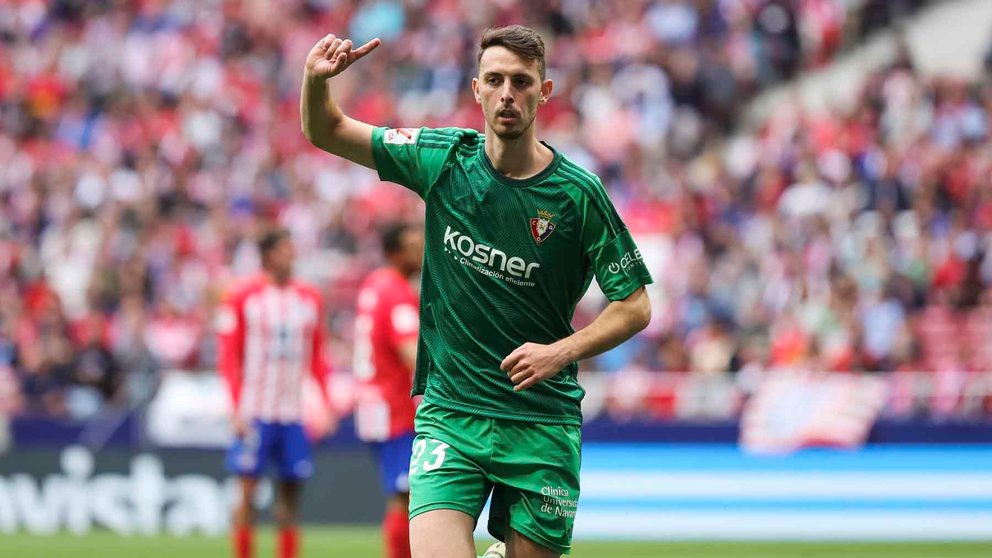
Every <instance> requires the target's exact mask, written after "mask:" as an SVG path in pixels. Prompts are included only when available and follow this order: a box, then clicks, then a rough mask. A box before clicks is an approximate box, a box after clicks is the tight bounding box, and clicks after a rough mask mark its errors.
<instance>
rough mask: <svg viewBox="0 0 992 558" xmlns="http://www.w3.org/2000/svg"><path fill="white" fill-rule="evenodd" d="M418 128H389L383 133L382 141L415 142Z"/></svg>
mask: <svg viewBox="0 0 992 558" xmlns="http://www.w3.org/2000/svg"><path fill="white" fill-rule="evenodd" d="M418 134H420V129H419V128H391V129H389V130H386V132H385V134H383V138H382V142H383V143H391V144H395V145H403V144H414V143H417V135H418Z"/></svg>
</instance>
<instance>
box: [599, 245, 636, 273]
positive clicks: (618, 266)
mask: <svg viewBox="0 0 992 558" xmlns="http://www.w3.org/2000/svg"><path fill="white" fill-rule="evenodd" d="M643 261H644V258H643V257H642V256H641V249H640V248H636V249H635V250H634V251H633V252H627V253H626V254H624V255H623V257H621V258H620V259H619V260H618V261H615V262H613V263H611V264H610V265H609V266H608V267H607V269H608V270H609V271H610V273H620V272H621V271H622V272H624V273H627V270H628V269H630V268H631V266H634V265H637V264H639V263H641V262H643Z"/></svg>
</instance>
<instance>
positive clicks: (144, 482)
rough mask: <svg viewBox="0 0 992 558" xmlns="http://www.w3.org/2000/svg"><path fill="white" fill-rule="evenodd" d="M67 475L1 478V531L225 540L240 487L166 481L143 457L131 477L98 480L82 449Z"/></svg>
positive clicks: (66, 463)
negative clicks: (99, 531)
mask: <svg viewBox="0 0 992 558" xmlns="http://www.w3.org/2000/svg"><path fill="white" fill-rule="evenodd" d="M61 465H62V471H63V474H56V475H50V476H48V477H46V478H45V479H43V480H41V481H40V482H39V481H38V480H36V479H34V478H33V477H31V476H30V475H26V474H13V475H9V476H8V477H2V476H0V532H4V533H12V532H15V531H17V530H19V529H24V530H26V531H28V532H29V533H32V534H46V533H53V532H55V531H58V530H61V529H68V530H69V531H71V532H73V533H77V534H82V533H86V532H88V531H89V530H90V529H92V528H93V526H94V525H99V526H102V527H105V528H107V529H110V530H111V531H114V532H115V533H118V534H122V535H129V534H135V533H140V534H145V535H151V534H154V533H158V532H160V531H162V530H166V531H168V532H170V533H172V534H174V535H188V534H190V533H193V532H201V533H204V534H208V535H217V534H220V533H223V532H224V531H225V530H226V529H227V528H228V523H229V520H230V510H231V506H232V504H233V502H234V499H235V497H236V492H235V490H236V484H235V483H236V481H235V479H228V480H227V481H220V480H217V479H214V478H211V477H209V476H207V475H197V474H187V475H179V476H176V477H175V478H167V477H166V476H165V473H164V468H163V465H162V460H161V459H159V458H158V457H156V456H154V455H137V456H135V457H134V458H133V459H132V460H131V465H130V471H129V472H128V474H116V473H100V474H95V475H94V474H93V468H94V461H93V455H92V454H91V453H90V452H89V451H88V450H86V449H84V448H82V447H69V448H66V449H65V450H64V451H63V452H62V456H61ZM259 488H260V489H259V490H258V493H257V496H258V497H257V498H256V502H255V503H256V505H257V506H259V507H262V506H267V505H268V504H269V503H270V502H271V500H272V485H271V484H270V483H269V482H267V481H262V482H260V483H259Z"/></svg>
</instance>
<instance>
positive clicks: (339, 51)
mask: <svg viewBox="0 0 992 558" xmlns="http://www.w3.org/2000/svg"><path fill="white" fill-rule="evenodd" d="M380 44H382V41H380V40H379V39H372V40H371V41H369V42H367V43H365V44H364V45H362V46H360V47H358V48H355V49H353V48H352V46H353V45H352V42H351V39H339V38H337V37H335V36H334V35H333V34H329V35H327V36H326V37H324V38H323V39H321V40H319V41H317V44H315V45H314V46H313V48H312V49H310V54H308V55H307V64H306V74H307V76H308V77H311V78H316V79H327V78H330V77H334V76H336V75H338V74H340V73H341V72H343V71H344V70H345V69H346V68H347V67H348V66H351V65H352V64H353V63H355V61H357V60H359V59H361V58H362V57H363V56H365V55H366V54H368V53H370V52H372V51H373V50H375V48H376V47H377V46H379V45H380Z"/></svg>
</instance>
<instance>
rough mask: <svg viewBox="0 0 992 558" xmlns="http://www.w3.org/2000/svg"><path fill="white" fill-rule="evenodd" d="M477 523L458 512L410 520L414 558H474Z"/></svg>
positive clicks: (424, 515) (449, 511) (432, 514)
mask: <svg viewBox="0 0 992 558" xmlns="http://www.w3.org/2000/svg"><path fill="white" fill-rule="evenodd" d="M473 527H474V520H473V519H472V517H471V516H469V515H468V514H464V513H462V512H459V511H455V510H433V511H429V512H425V513H422V514H420V515H418V516H416V517H414V518H413V519H411V520H410V551H411V556H412V558H470V557H471V558H474V557H475V541H474V540H473V538H472V531H473Z"/></svg>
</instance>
